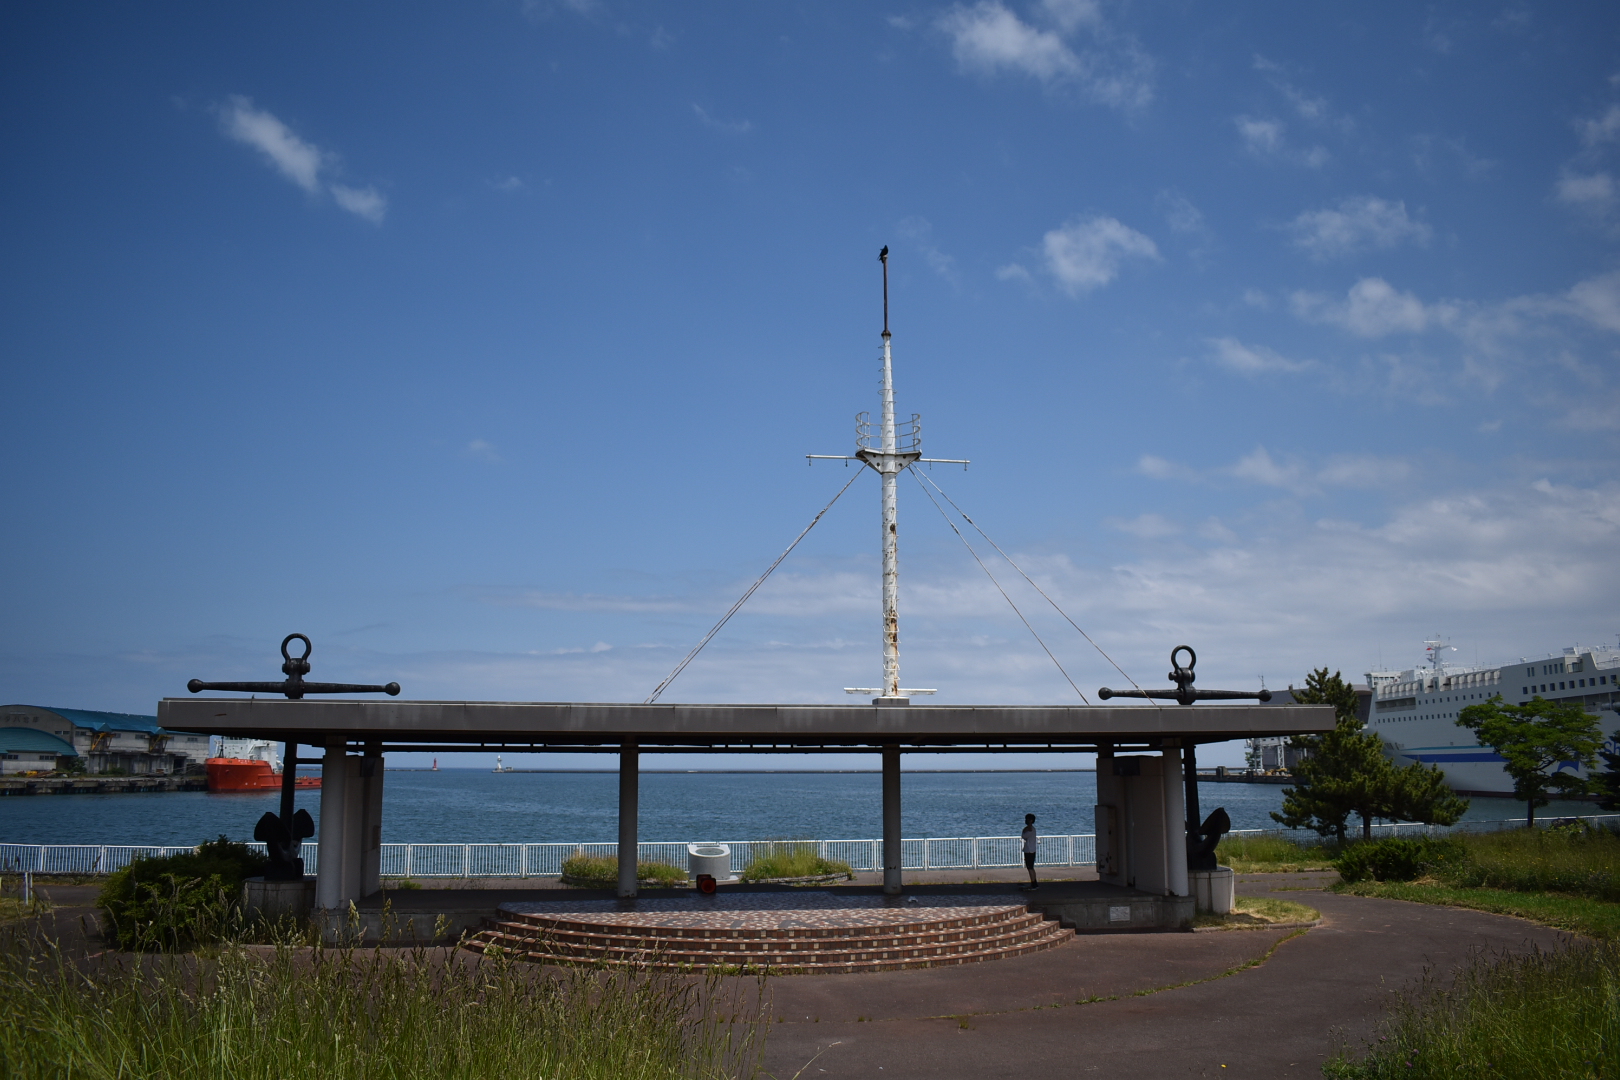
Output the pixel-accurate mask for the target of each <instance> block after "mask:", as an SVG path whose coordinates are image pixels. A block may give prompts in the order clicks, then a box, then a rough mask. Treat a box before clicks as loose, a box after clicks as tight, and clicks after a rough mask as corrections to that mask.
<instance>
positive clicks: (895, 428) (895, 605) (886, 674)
mask: <svg viewBox="0 0 1620 1080" xmlns="http://www.w3.org/2000/svg"><path fill="white" fill-rule="evenodd" d="M878 261H879V262H881V263H882V264H883V373H882V377H881V381H880V383H879V393H880V398H879V401H880V404H881V407H882V412H881V413H880V420H879V421H878V433H877V438H876V439H874V438H873V436H872V420H871V414H870V413H864V412H863V413H857V414H856V416H855V456H854V457H853V458H850V457H845V456H844V455H842V454H807V455H806V457H808V458H810V459H811V460H818V459H819V460H829V459H830V460H834V461H863V462H865V463H866V464H867V465H870V466H871V467H872V468H873V469H874V470H875V471H876V472H877V474H878V475H879V476H881V477H882V478H883V685H882V686H881V687H866V686H846V687H844V692H845V693H849V694H876V695H877V696H876V697H874V698H873V699H872V704H874V705H905V704H907V703H909V702H910V700H911V695H912V694H932V693H935V692H936V691H934V690H932V689H922V688H914V689H902V688H901V686H900V514H899V486H900V483H899V481H900V474H901V473H902V472H904V471H905V470H907V469H909V468H910V467H911V466H912V465H914V464H916V463H917V462H919V461H923V462H938V463H944V464H951V465H963V466H965V465H967V464H969V462H967V461H965V460H963V459H961V458H925V457H923V456H922V422H921V421H922V417H921V416H919V415H918V414H917V413H912V414H911V419H910V420H909V421H903V422H901V423H899V424H897V423H896V422H895V418H894V358H893V354H892V352H891V348H890V335H889V249H888V248H887V247H884V249H883V250H882V251H880V252H878Z"/></svg>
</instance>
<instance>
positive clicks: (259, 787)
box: [203, 757, 321, 791]
mask: <svg viewBox="0 0 1620 1080" xmlns="http://www.w3.org/2000/svg"><path fill="white" fill-rule="evenodd" d="M203 767H204V768H206V769H207V770H208V790H209V791H279V790H280V789H281V774H280V773H278V772H276V771H275V770H274V769H272V768H270V763H269V762H268V761H260V760H258V759H257V758H228V757H211V758H209V759H208V760H207V761H206V762H204V763H203ZM293 786H294V787H299V788H318V787H320V786H321V778H320V777H318V776H300V777H296V778H295V779H294V780H293Z"/></svg>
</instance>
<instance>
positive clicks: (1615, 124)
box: [1575, 105, 1620, 146]
mask: <svg viewBox="0 0 1620 1080" xmlns="http://www.w3.org/2000/svg"><path fill="white" fill-rule="evenodd" d="M1575 130H1577V131H1578V132H1580V135H1581V141H1582V142H1583V143H1585V144H1586V145H1587V146H1597V145H1598V144H1599V143H1606V142H1610V141H1612V140H1613V139H1615V138H1616V137H1620V105H1610V106H1609V110H1608V112H1605V113H1604V114H1603V115H1602V116H1600V117H1598V118H1597V119H1595V120H1580V121H1577V122H1576V124H1575Z"/></svg>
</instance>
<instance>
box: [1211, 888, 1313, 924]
mask: <svg viewBox="0 0 1620 1080" xmlns="http://www.w3.org/2000/svg"><path fill="white" fill-rule="evenodd" d="M1321 917H1322V913H1321V912H1320V911H1317V910H1316V909H1315V908H1313V907H1307V906H1306V905H1304V904H1299V903H1295V902H1294V901H1292V900H1277V899H1274V898H1272V897H1269V896H1240V897H1238V898H1237V899H1236V900H1234V901H1233V904H1232V911H1231V914H1228V915H1215V914H1210V913H1207V912H1206V913H1204V914H1201V915H1197V916H1195V917H1194V918H1193V925H1194V926H1207V927H1221V928H1223V929H1239V928H1248V929H1251V930H1259V929H1264V928H1265V927H1267V926H1273V925H1275V924H1277V923H1308V922H1315V921H1316V920H1317V919H1320V918H1321Z"/></svg>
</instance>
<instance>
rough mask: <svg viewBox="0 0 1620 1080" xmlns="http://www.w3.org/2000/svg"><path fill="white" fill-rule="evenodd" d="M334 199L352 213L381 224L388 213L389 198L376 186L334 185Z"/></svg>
mask: <svg viewBox="0 0 1620 1080" xmlns="http://www.w3.org/2000/svg"><path fill="white" fill-rule="evenodd" d="M332 199H333V200H334V201H335V202H336V203H337V204H338V205H339V206H341V207H343V209H345V210H347V211H348V212H349V213H351V214H356V215H358V216H360V217H363V218H365V219H366V220H367V221H369V222H371V223H372V224H375V225H381V224H382V219H383V216H384V215H385V214H387V213H388V200H387V199H385V198H384V197H383V196H382V193H381V192H379V191H378V190H377V189H376V188H374V187H369V186H368V187H363V188H352V187H347V186H345V185H343V184H333V185H332Z"/></svg>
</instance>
